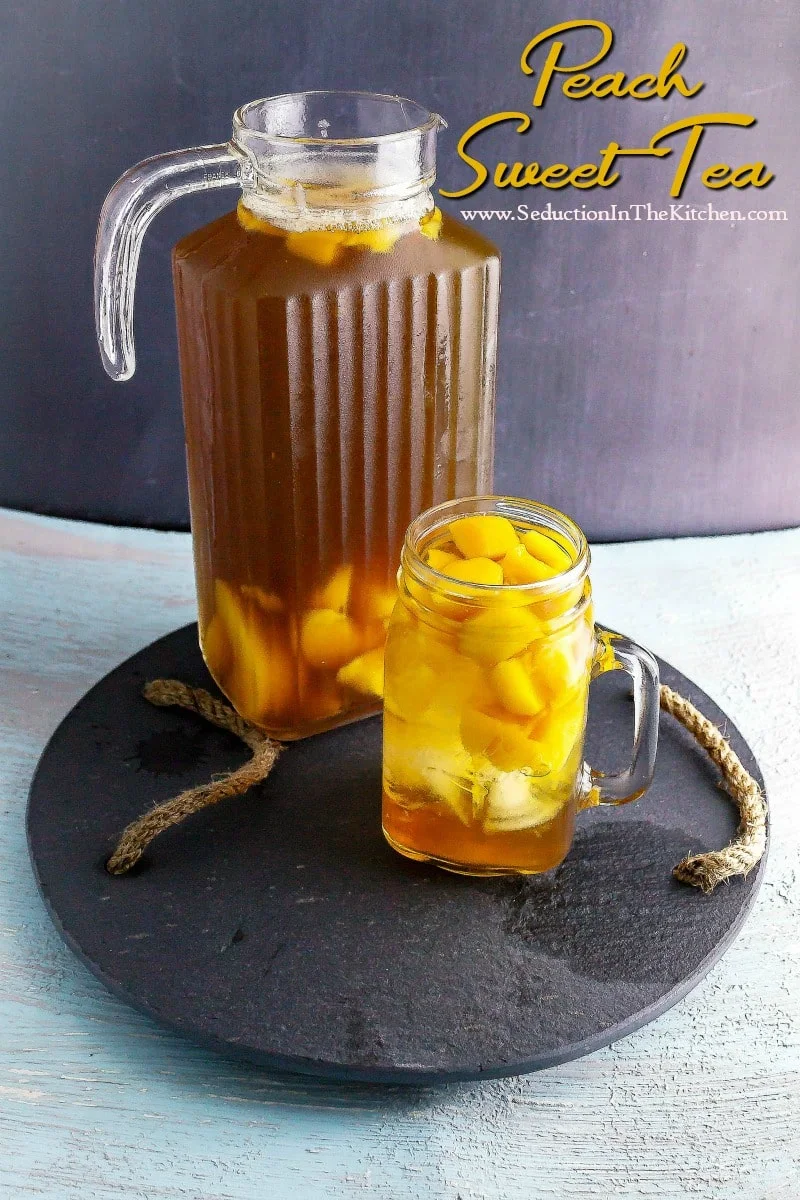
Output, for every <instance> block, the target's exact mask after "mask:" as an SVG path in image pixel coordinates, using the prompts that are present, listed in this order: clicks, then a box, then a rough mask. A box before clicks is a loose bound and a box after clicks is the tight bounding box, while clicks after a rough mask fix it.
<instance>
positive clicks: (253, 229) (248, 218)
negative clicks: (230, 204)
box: [236, 200, 286, 237]
mask: <svg viewBox="0 0 800 1200" xmlns="http://www.w3.org/2000/svg"><path fill="white" fill-rule="evenodd" d="M236 216H237V217H238V220H239V224H240V225H241V227H242V229H246V230H247V232H248V233H266V234H267V235H268V236H269V237H285V236H286V230H285V229H279V228H278V226H277V225H271V224H270V223H269V221H265V220H263V219H262V218H261V217H257V216H256V214H255V213H254V212H253V211H252V209H249V208H248V207H247V205H246V204H245V203H244V201H242V200H240V201H239V203H238V204H237V205H236Z"/></svg>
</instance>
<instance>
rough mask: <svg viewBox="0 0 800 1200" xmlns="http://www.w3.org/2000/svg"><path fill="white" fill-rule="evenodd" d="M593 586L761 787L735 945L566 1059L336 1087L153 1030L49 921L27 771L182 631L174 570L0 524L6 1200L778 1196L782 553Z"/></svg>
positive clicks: (726, 558) (792, 906)
mask: <svg viewBox="0 0 800 1200" xmlns="http://www.w3.org/2000/svg"><path fill="white" fill-rule="evenodd" d="M592 574H593V579H594V583H595V594H596V597H597V601H598V606H597V607H598V613H599V616H600V618H601V619H602V620H603V621H604V622H606V623H608V624H610V625H612V626H613V627H615V628H618V629H623V630H625V631H626V632H627V633H629V634H630V635H631V636H633V637H635V638H636V639H637V640H639V641H641V642H643V643H644V644H645V645H648V646H649V647H651V648H652V649H653V650H654V651H656V652H657V653H659V654H661V655H662V656H663V657H664V658H666V659H667V660H669V661H670V662H672V663H674V664H675V666H677V667H679V668H680V669H681V670H682V671H684V672H685V673H686V674H687V675H689V676H691V677H692V678H694V679H695V680H696V681H697V682H698V683H699V684H700V685H701V687H703V688H704V689H705V690H706V691H707V692H708V693H709V694H710V695H712V696H713V697H714V698H715V699H716V700H717V701H718V702H719V703H720V704H721V705H722V707H723V708H725V710H726V711H727V712H728V713H729V714H730V716H731V717H732V719H733V720H734V721H735V722H736V723H737V724H738V726H739V727H740V729H741V730H742V732H743V733H744V735H745V737H746V738H747V739H748V740H749V742H750V744H751V746H752V747H753V749H754V751H755V753H756V755H757V756H758V758H759V760H760V762H761V765H762V768H763V771H764V776H765V778H766V781H767V787H768V789H769V794H770V802H771V809H772V838H773V840H772V849H771V855H770V862H769V866H768V871H767V877H766V880H765V883H764V886H763V888H762V891H761V895H760V897H759V900H758V902H757V904H756V908H755V910H754V912H753V914H752V916H751V918H750V920H749V921H748V923H747V925H746V926H745V928H744V930H743V932H742V933H741V934H740V936H739V938H738V939H737V941H736V942H735V943H734V945H733V947H732V948H731V949H730V951H729V952H728V954H727V955H726V956H725V958H724V959H723V960H722V962H721V963H719V964H718V965H717V966H716V967H715V968H714V969H713V970H712V971H711V973H710V974H709V976H708V977H707V978H706V979H705V981H704V982H703V983H702V984H701V985H700V986H699V987H698V988H697V989H696V991H694V992H693V993H692V994H691V995H690V996H689V997H687V998H686V999H685V1000H683V1001H682V1002H681V1003H680V1004H678V1005H677V1006H676V1007H675V1008H673V1009H672V1010H671V1011H670V1012H668V1013H667V1014H666V1015H665V1016H663V1017H661V1018H660V1019H659V1020H658V1021H656V1022H654V1023H653V1024H652V1025H650V1026H648V1027H647V1028H645V1029H642V1030H640V1031H639V1032H638V1033H636V1034H634V1035H633V1036H631V1037H629V1038H626V1039H624V1040H623V1041H621V1042H618V1043H617V1044H616V1045H614V1046H611V1047H609V1048H607V1049H605V1050H601V1051H599V1052H598V1053H596V1054H593V1055H590V1056H589V1057H587V1058H584V1059H582V1060H580V1061H578V1062H574V1063H570V1064H568V1065H566V1066H562V1067H558V1068H555V1069H553V1070H550V1071H546V1072H543V1073H540V1074H537V1075H531V1076H526V1077H519V1078H515V1079H508V1080H501V1081H499V1082H498V1081H495V1082H488V1083H473V1084H459V1085H451V1086H448V1087H440V1088H414V1089H403V1088H396V1087H395V1088H390V1087H366V1086H358V1087H352V1086H344V1085H331V1084H325V1083H317V1082H314V1081H309V1080H307V1079H299V1078H290V1077H281V1078H276V1077H274V1076H269V1075H266V1074H264V1073H263V1072H261V1071H259V1070H257V1069H255V1068H249V1067H244V1066H241V1065H239V1064H236V1063H233V1062H229V1061H226V1060H224V1059H221V1058H218V1057H215V1056H213V1055H211V1054H209V1053H207V1052H205V1051H203V1050H200V1049H197V1048H195V1047H194V1046H192V1045H191V1044H189V1043H188V1042H185V1041H183V1040H181V1039H179V1038H178V1037H175V1036H173V1035H172V1034H170V1033H165V1032H163V1031H162V1030H161V1029H159V1028H157V1027H156V1026H155V1025H153V1024H152V1023H151V1022H150V1021H149V1020H147V1019H146V1018H144V1017H142V1016H139V1015H138V1014H137V1013H135V1012H132V1011H130V1010H129V1009H128V1008H126V1007H125V1006H124V1005H123V1004H122V1003H121V1002H120V1001H118V1000H116V999H114V998H113V997H112V996H110V995H108V994H107V993H106V992H105V990H104V989H103V987H102V985H101V984H99V983H98V982H96V981H95V980H94V979H93V978H92V976H90V975H89V974H88V972H87V971H86V970H85V969H84V967H82V966H81V964H80V963H79V962H78V961H77V960H76V959H75V958H74V957H73V956H72V954H71V953H70V952H69V951H68V950H67V949H66V947H65V946H64V945H63V944H62V942H61V940H60V939H59V937H58V935H57V933H56V932H55V930H54V929H53V927H52V925H51V924H50V921H49V919H48V917H47V915H46V913H45V911H44V908H43V906H42V903H41V901H40V899H39V896H38V894H37V891H36V887H35V885H34V881H33V876H32V874H31V869H30V866H29V863H28V855H27V850H26V846H25V832H24V815H25V801H26V793H27V789H28V785H29V782H30V779H31V775H32V772H33V769H34V767H35V764H36V761H37V758H38V756H39V754H40V752H41V750H42V747H43V746H44V744H45V742H46V740H47V738H48V737H49V735H50V734H51V733H52V731H53V730H54V729H55V727H56V725H57V724H58V723H59V721H60V720H61V719H62V718H63V716H64V715H65V714H66V713H67V711H68V710H69V709H70V707H71V706H72V705H73V704H74V703H75V701H77V700H78V699H79V697H80V696H81V695H83V693H84V692H85V691H86V690H87V688H88V687H89V686H90V685H91V684H93V683H94V682H96V680H98V679H99V678H100V677H101V676H102V675H104V674H105V673H106V672H107V671H108V670H109V669H110V668H111V667H113V666H115V665H116V664H117V663H118V662H120V661H121V660H122V659H123V658H125V657H127V656H128V655H129V654H131V653H133V652H134V651H135V650H138V649H139V648H140V647H142V646H144V645H145V644H146V643H148V642H150V641H151V640H152V639H153V638H155V637H158V636H159V635H161V634H163V633H166V632H167V631H169V630H171V629H174V628H175V627H177V626H179V625H181V624H184V623H185V622H187V621H189V620H191V619H192V618H193V616H194V594H193V580H192V569H191V550H190V544H189V537H188V535H185V534H174V533H157V532H152V531H143V530H130V529H113V528H107V527H104V526H99V525H88V524H82V523H79V522H71V521H60V520H51V519H46V518H42V517H35V516H30V515H26V514H21V513H14V512H0V600H1V602H2V603H0V610H1V611H2V623H1V624H0V1196H1V1197H2V1198H3V1200H5V1198H6V1197H13V1198H15V1200H16V1198H17V1197H48V1198H49V1197H52V1198H53V1200H71V1198H73V1197H76V1198H77V1197H80V1198H81V1200H94V1198H98V1200H112V1198H116V1197H120V1196H125V1197H142V1198H147V1200H152V1198H154V1197H159V1198H161V1197H164V1198H170V1200H171V1198H178V1197H180V1198H191V1200H201V1198H202V1200H262V1198H264V1200H273V1198H274V1200H283V1198H284V1197H287V1198H289V1197H291V1198H292V1200H305V1198H306V1197H313V1198H317V1197H331V1198H342V1197H345V1198H350V1197H352V1198H356V1197H381V1198H383V1197H386V1198H387V1200H388V1198H391V1200H406V1198H408V1200H416V1198H426V1200H427V1198H428V1197H430V1198H436V1200H440V1198H441V1200H457V1198H460V1200H483V1198H491V1200H517V1198H519V1200H523V1198H524V1200H584V1198H585V1197H602V1198H603V1200H605V1198H606V1197H612V1196H613V1197H625V1198H629V1200H643V1198H646V1197H657V1198H659V1200H683V1197H698V1198H700V1200H722V1198H723V1197H725V1198H726V1200H727V1198H728V1197H733V1196H735V1197H737V1198H744V1200H798V1198H800V920H798V917H799V916H800V913H799V911H798V910H799V909H800V887H798V843H799V842H800V786H798V764H800V652H799V650H798V647H799V646H800V530H788V531H785V532H779V533H764V534H756V535H744V536H738V537H725V538H715V539H691V540H681V541H659V542H639V543H633V544H626V545H615V546H599V547H597V548H596V549H595V551H594V567H593V572H592ZM644 803H646V800H645V801H644ZM708 902H709V901H707V900H706V899H705V898H704V897H703V896H701V895H700V894H698V896H697V903H698V904H704V903H708Z"/></svg>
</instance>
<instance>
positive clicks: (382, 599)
mask: <svg viewBox="0 0 800 1200" xmlns="http://www.w3.org/2000/svg"><path fill="white" fill-rule="evenodd" d="M396 603H397V587H396V586H395V585H394V584H392V585H391V587H368V588H366V589H365V592H364V596H363V599H362V602H361V612H362V613H363V615H364V617H365V619H366V620H367V621H388V620H389V617H390V616H391V615H392V611H393V609H394V606H395V604H396Z"/></svg>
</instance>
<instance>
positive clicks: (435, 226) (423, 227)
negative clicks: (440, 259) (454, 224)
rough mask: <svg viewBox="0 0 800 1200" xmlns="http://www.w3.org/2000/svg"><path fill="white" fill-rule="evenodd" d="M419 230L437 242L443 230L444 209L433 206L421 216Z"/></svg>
mask: <svg viewBox="0 0 800 1200" xmlns="http://www.w3.org/2000/svg"><path fill="white" fill-rule="evenodd" d="M419 231H420V233H421V234H422V235H423V236H424V237H426V238H430V239H431V241H432V242H435V241H436V240H437V239H438V237H439V235H440V233H441V232H442V210H441V209H440V208H433V209H431V211H430V212H429V213H426V214H425V216H424V217H420V219H419Z"/></svg>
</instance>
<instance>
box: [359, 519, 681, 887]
mask: <svg viewBox="0 0 800 1200" xmlns="http://www.w3.org/2000/svg"><path fill="white" fill-rule="evenodd" d="M588 570H589V549H588V546H587V544H586V539H585V537H584V536H583V534H582V533H581V531H580V530H579V529H578V527H577V526H576V525H575V524H574V522H573V521H571V520H570V519H569V518H568V517H565V516H564V515H563V514H562V513H558V512H556V511H555V510H554V509H552V508H549V507H547V506H546V505H542V504H534V503H532V502H530V501H525V500H512V499H506V498H498V497H476V498H472V499H468V500H457V501H453V502H450V503H448V504H443V505H441V506H439V507H436V508H434V509H432V510H431V511H429V512H426V513H424V514H422V515H421V516H420V517H419V518H417V520H415V521H414V522H413V523H412V524H411V526H410V528H409V531H408V536H407V538H406V541H405V545H404V547H403V554H402V567H401V570H400V576H399V585H400V586H399V593H400V595H399V600H398V603H397V606H396V608H395V610H394V613H393V615H392V618H391V621H390V625H389V636H388V641H387V645H386V683H385V707H384V741H383V830H384V834H385V836H386V838H387V840H388V841H389V843H390V844H391V845H392V846H393V847H394V848H395V849H396V850H398V851H399V852H400V853H401V854H404V855H406V856H407V857H409V858H415V859H421V860H423V861H427V862H432V863H435V864H436V865H438V866H441V867H445V868H446V869H449V870H451V871H457V872H461V873H463V874H472V875H503V874H535V873H537V872H540V871H546V870H548V869H550V868H551V867H554V866H557V865H558V864H559V863H560V862H561V861H562V860H563V859H564V857H565V856H566V854H567V852H568V851H569V848H570V845H571V843H572V836H573V831H574V826H575V815H576V812H577V810H578V808H579V807H582V806H584V805H586V804H587V803H600V804H622V803H627V802H628V801H630V800H635V799H637V797H639V796H641V795H642V793H643V792H644V791H645V790H646V789H647V788H648V786H649V785H650V782H651V780H652V776H653V768H654V763H655V752H656V744H657V739H658V668H657V665H656V663H655V660H654V659H653V658H652V656H651V655H650V654H648V652H647V651H646V650H643V649H642V648H641V647H639V646H637V645H635V644H634V643H633V642H630V641H629V640H628V639H627V638H623V637H620V636H619V635H616V634H614V635H612V634H610V633H609V632H608V631H607V630H602V629H600V628H599V627H597V626H595V623H594V613H593V608H592V596H591V585H590V582H589V575H588ZM615 668H621V669H623V670H625V671H627V672H628V673H629V674H630V676H631V678H632V680H633V684H634V707H635V717H634V723H635V735H634V753H633V760H632V763H631V766H630V768H629V770H627V771H625V772H623V773H622V774H620V775H605V776H604V775H602V774H601V773H600V772H598V771H594V770H592V768H590V767H587V766H586V764H585V763H584V761H583V746H584V734H585V729H586V716H587V704H588V695H589V682H590V680H591V678H593V677H594V676H595V675H597V674H599V673H601V672H603V671H606V670H612V669H615Z"/></svg>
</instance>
